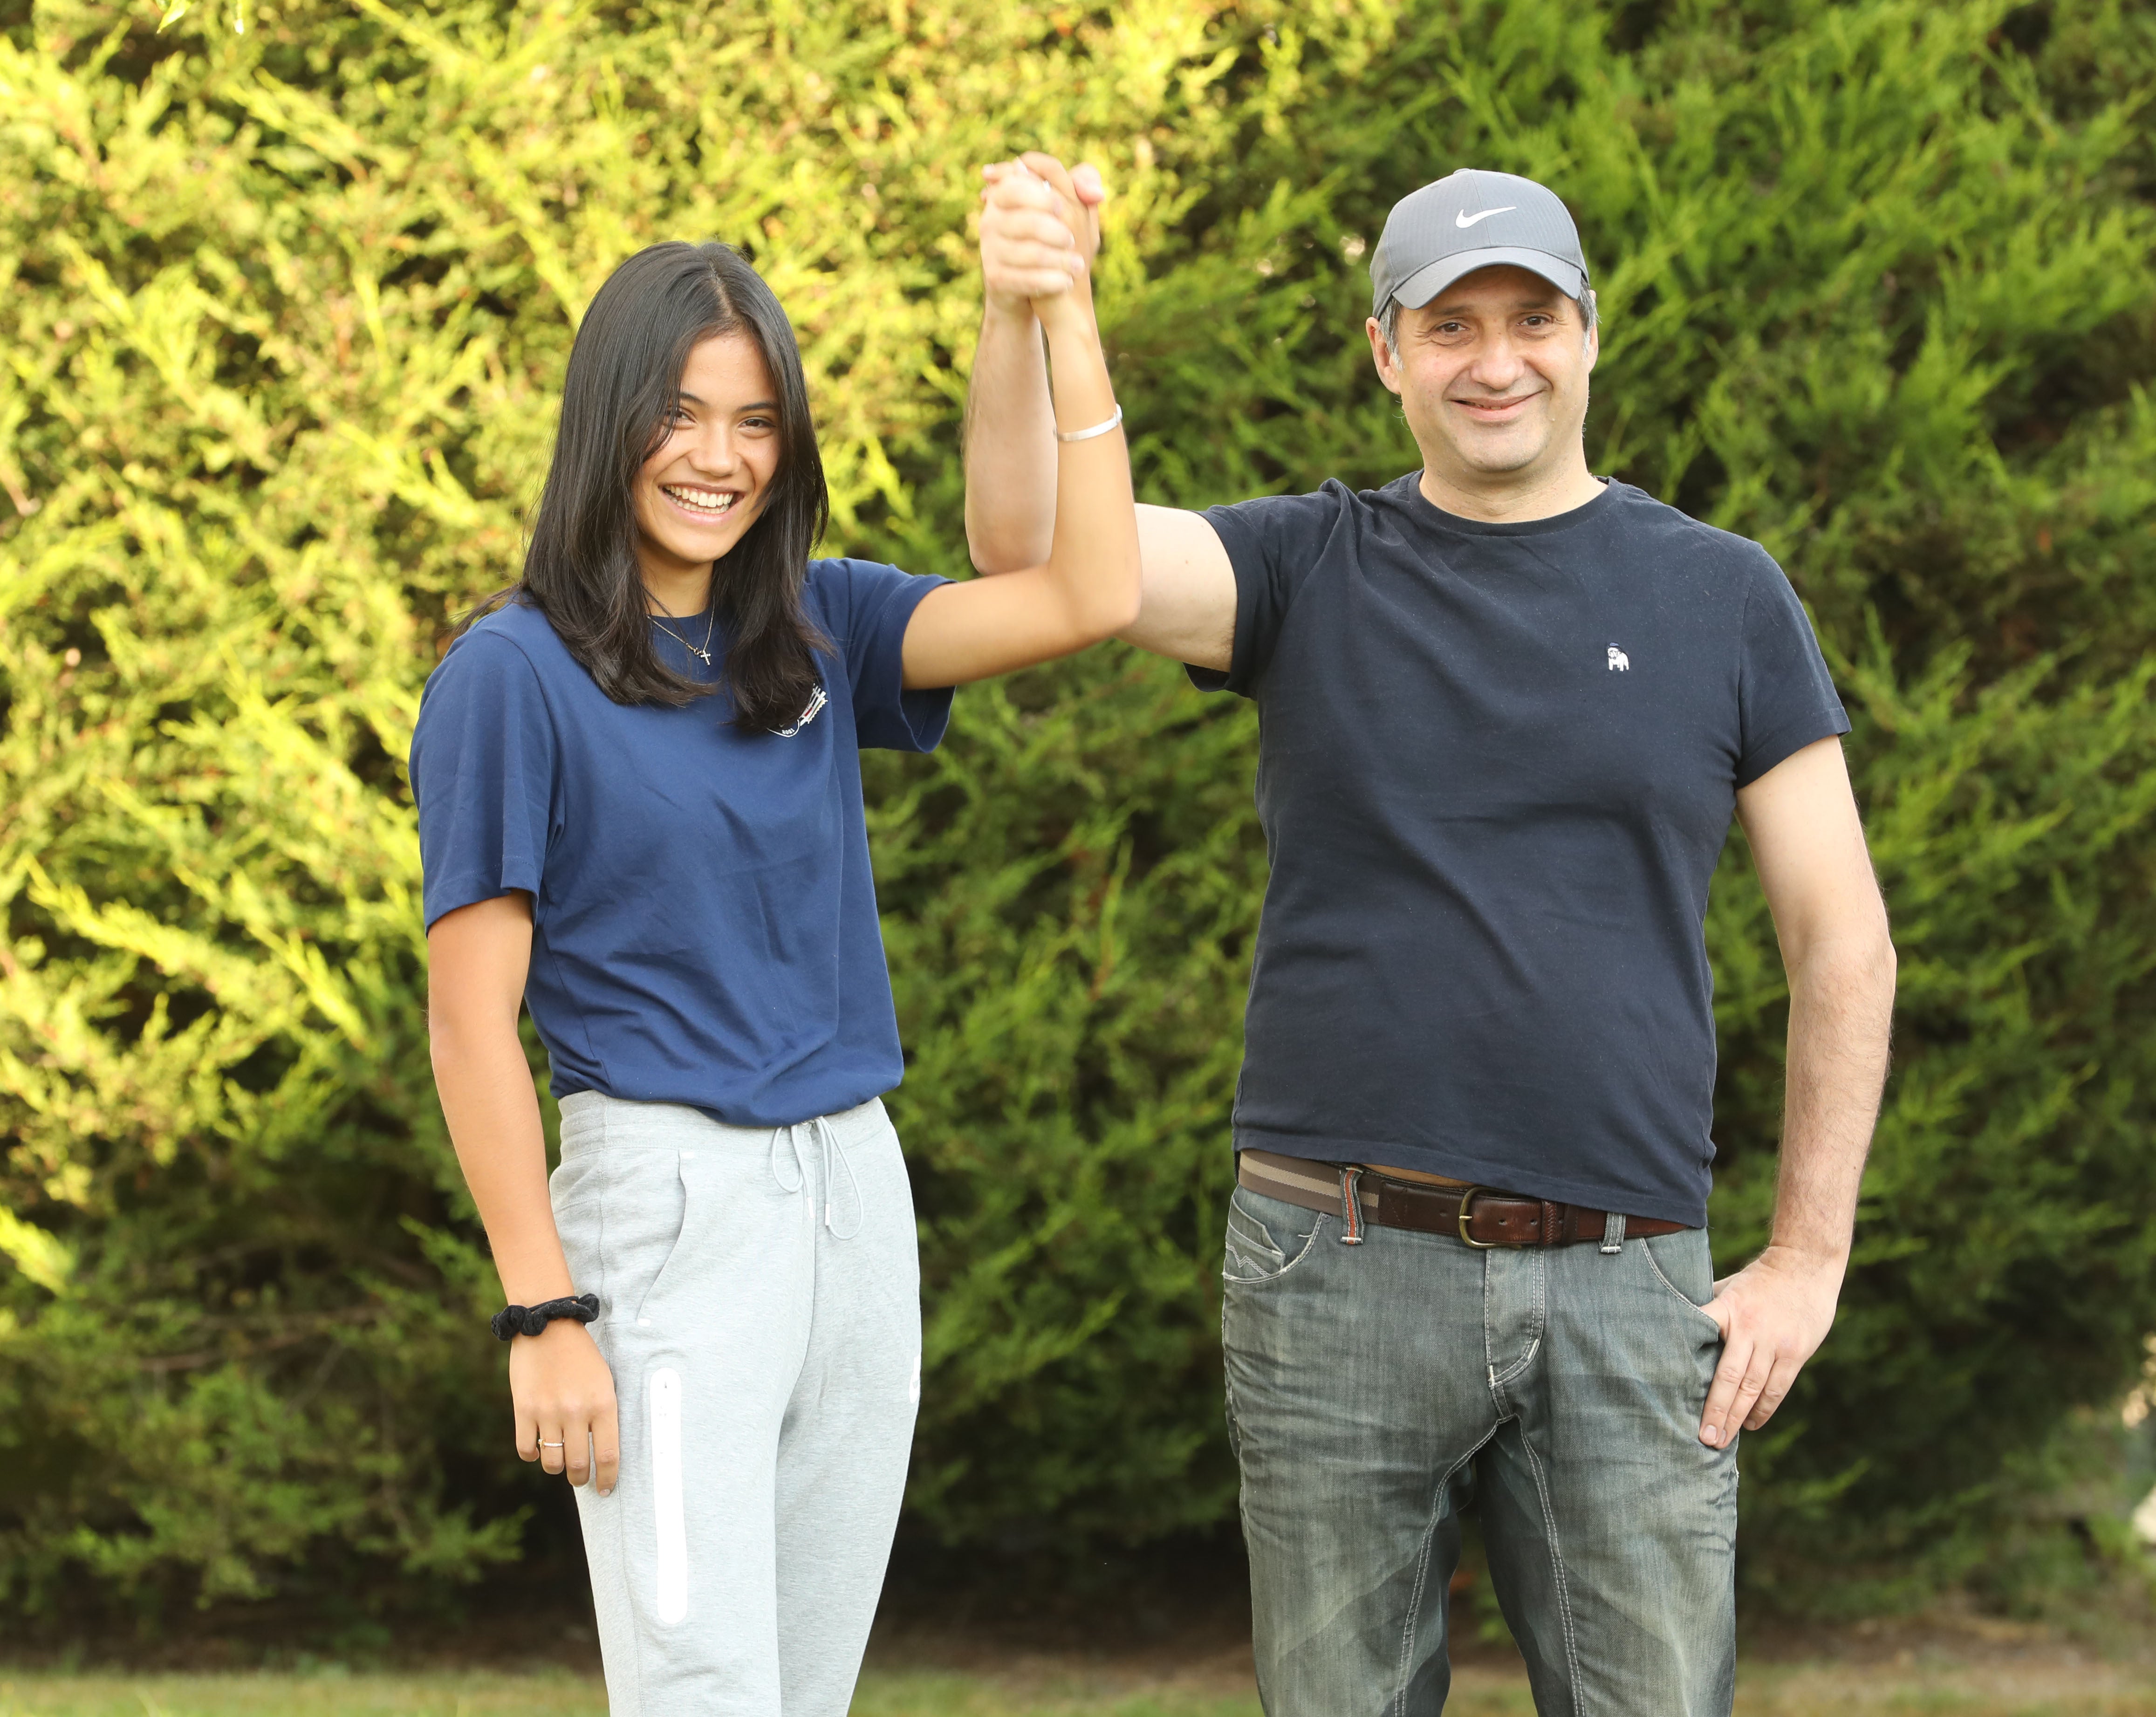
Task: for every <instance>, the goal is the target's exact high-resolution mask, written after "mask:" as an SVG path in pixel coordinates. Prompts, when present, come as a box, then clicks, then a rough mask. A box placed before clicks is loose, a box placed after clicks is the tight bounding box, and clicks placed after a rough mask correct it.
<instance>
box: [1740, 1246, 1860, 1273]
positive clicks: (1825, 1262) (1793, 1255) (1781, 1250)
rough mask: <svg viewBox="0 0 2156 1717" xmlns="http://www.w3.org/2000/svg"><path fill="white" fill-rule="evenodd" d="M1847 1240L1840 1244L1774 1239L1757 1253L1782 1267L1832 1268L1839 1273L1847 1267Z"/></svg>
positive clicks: (1763, 1259) (1764, 1259) (1763, 1258)
mask: <svg viewBox="0 0 2156 1717" xmlns="http://www.w3.org/2000/svg"><path fill="white" fill-rule="evenodd" d="M1849 1244H1850V1243H1849V1242H1847V1241H1843V1242H1842V1243H1840V1245H1838V1246H1837V1245H1835V1244H1832V1243H1822V1242H1816V1241H1809V1240H1781V1239H1774V1240H1769V1241H1768V1243H1767V1249H1766V1250H1765V1251H1764V1252H1763V1253H1760V1254H1759V1256H1760V1258H1761V1260H1762V1261H1763V1262H1764V1261H1768V1260H1771V1261H1772V1262H1773V1263H1775V1264H1777V1265H1779V1266H1781V1267H1783V1268H1784V1269H1811V1270H1832V1271H1833V1272H1834V1273H1835V1274H1837V1275H1840V1274H1844V1273H1845V1272H1846V1271H1847V1270H1848V1269H1849Z"/></svg>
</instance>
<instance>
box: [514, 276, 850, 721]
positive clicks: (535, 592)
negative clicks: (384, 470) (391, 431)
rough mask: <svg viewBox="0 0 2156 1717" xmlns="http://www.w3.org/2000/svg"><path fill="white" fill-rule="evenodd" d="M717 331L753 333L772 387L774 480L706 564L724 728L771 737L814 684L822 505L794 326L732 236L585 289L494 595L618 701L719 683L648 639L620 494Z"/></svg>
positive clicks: (694, 692)
mask: <svg viewBox="0 0 2156 1717" xmlns="http://www.w3.org/2000/svg"><path fill="white" fill-rule="evenodd" d="M718 334H744V335H747V336H748V338H749V339H750V340H752V341H754V342H755V343H756V346H757V350H758V351H760V352H762V354H763V361H764V365H765V367H766V368H767V369H768V370H769V371H770V372H771V379H772V382H773V386H774V387H777V388H778V474H777V475H776V476H775V477H774V478H773V482H772V485H771V489H770V491H769V494H768V495H767V499H766V500H765V502H764V506H763V511H762V514H761V515H758V517H757V520H756V522H755V523H754V524H752V525H750V526H749V528H748V530H747V531H746V532H745V533H743V535H742V540H741V541H739V542H737V543H736V544H735V545H734V546H733V547H732V548H731V550H730V551H728V552H727V553H726V556H725V557H724V558H723V559H721V561H719V562H718V563H717V565H716V566H714V567H713V568H712V569H711V601H712V602H713V604H714V605H715V607H716V618H717V619H718V621H719V623H720V624H721V626H723V627H724V628H726V639H727V643H726V674H725V679H724V685H725V689H726V690H728V691H730V692H731V693H732V694H733V700H734V712H735V713H734V725H736V726H737V727H742V728H744V729H747V730H751V731H752V732H770V731H772V730H775V729H778V728H783V727H790V726H792V725H793V724H794V723H795V722H796V721H798V720H799V719H800V716H801V712H802V710H803V709H804V708H806V707H807V705H808V701H809V700H810V698H811V697H812V696H813V695H814V693H815V690H816V684H817V673H816V663H815V658H814V651H815V650H816V649H817V648H819V647H820V646H822V644H823V642H824V640H823V639H822V638H819V637H818V636H817V633H816V631H815V628H814V627H813V626H811V625H810V624H809V622H808V616H807V615H806V613H804V612H803V609H802V602H801V597H802V591H803V587H805V585H806V584H807V582H808V555H809V551H810V550H812V549H813V548H814V546H815V545H816V540H817V539H818V538H819V537H820V536H822V535H823V534H824V526H825V525H827V524H828V523H829V520H830V514H831V502H830V495H829V490H828V489H826V488H825V487H824V459H823V455H822V454H819V452H818V451H817V449H816V430H815V426H814V424H813V423H811V422H810V421H809V418H808V383H807V382H806V381H805V380H804V379H803V376H802V373H801V349H800V347H799V346H797V345H796V344H795V343H794V339H793V324H792V323H790V322H788V320H786V312H785V311H784V310H781V309H780V308H779V307H778V299H776V298H775V297H773V295H772V291H771V289H770V288H769V287H768V286H767V285H765V284H764V283H763V279H762V276H761V275H759V274H757V271H756V270H755V269H752V268H751V267H750V266H749V265H748V264H747V262H746V261H745V260H744V259H742V256H741V254H739V253H738V252H737V251H736V250H735V249H733V248H732V247H731V246H730V245H726V244H719V243H709V244H687V243H680V242H679V241H675V242H673V243H665V244H654V245H652V246H651V247H650V248H649V249H645V250H639V251H638V252H637V254H635V255H634V256H632V257H631V258H629V260H628V261H627V262H625V263H624V264H622V265H621V266H620V267H619V268H618V269H615V270H614V271H613V274H612V275H611V276H609V277H608V280H607V283H606V284H605V285H603V286H602V287H600V288H599V290H598V296H597V297H596V298H594V299H593V300H592V305H591V308H590V309H589V310H587V311H586V312H585V313H584V320H583V326H582V327H580V328H579V329H578V330H577V340H576V344H575V346H573V347H572V349H571V351H570V353H569V372H568V376H567V379H566V380H565V381H564V382H562V425H561V428H560V430H559V432H558V433H557V435H556V437H555V441H554V460H553V464H552V466H551V467H549V469H548V470H547V487H546V490H545V492H544V493H543V494H542V496H541V497H540V501H539V511H538V515H537V517H536V519H535V520H533V522H532V527H531V546H530V547H529V548H527V549H526V551H525V555H524V576H523V577H522V578H521V579H520V580H518V581H517V582H516V585H515V586H513V587H511V589H510V590H508V591H506V592H503V596H504V597H505V598H506V599H508V600H513V601H519V602H529V603H531V605H532V606H533V607H536V608H538V609H539V610H540V611H541V612H543V613H544V614H545V615H546V617H547V620H548V621H549V622H550V623H552V626H553V628H554V630H555V632H556V633H558V634H559V635H560V637H561V639H562V643H565V644H567V646H568V648H569V653H570V654H571V655H572V656H574V657H575V658H576V659H577V660H578V661H579V662H581V663H583V665H584V667H585V668H586V669H587V670H588V671H589V673H590V674H591V676H592V678H593V679H595V680H597V681H598V685H599V689H600V690H601V691H603V692H604V693H605V694H607V695H608V697H610V698H612V699H613V700H614V701H615V702H616V703H618V704H670V705H676V706H679V705H685V704H689V703H691V702H693V701H694V700H696V699H697V698H700V697H704V696H707V695H709V694H711V693H712V692H714V691H716V690H717V689H719V687H718V686H716V685H711V684H701V683H700V682H698V681H696V680H693V679H689V678H688V677H687V676H685V675H684V674H677V673H675V671H674V670H673V669H671V668H670V667H668V666H667V665H666V664H665V663H664V662H663V661H661V660H660V658H659V653H658V652H657V651H656V650H655V649H654V648H653V647H652V639H651V632H652V628H651V622H650V610H649V607H647V606H646V605H645V600H644V580H643V578H642V577H641V575H640V574H639V571H638V567H637V559H636V518H635V514H634V509H633V507H632V505H631V500H630V492H631V489H632V486H633V485H634V483H635V481H636V477H637V474H638V472H639V471H640V470H641V469H643V466H644V461H645V460H646V459H649V457H650V456H651V455H652V454H653V453H654V451H656V450H657V448H658V447H659V445H660V442H661V441H662V440H663V439H664V438H665V435H666V433H667V432H668V427H669V425H670V423H671V422H672V414H673V411H674V407H675V401H676V397H677V396H678V395H679V394H680V388H681V372H682V371H683V369H684V368H685V366H687V364H688V361H689V353H690V351H691V350H692V349H693V348H694V347H695V346H696V344H697V343H698V342H699V341H704V340H707V339H710V338H711V336H714V335H718Z"/></svg>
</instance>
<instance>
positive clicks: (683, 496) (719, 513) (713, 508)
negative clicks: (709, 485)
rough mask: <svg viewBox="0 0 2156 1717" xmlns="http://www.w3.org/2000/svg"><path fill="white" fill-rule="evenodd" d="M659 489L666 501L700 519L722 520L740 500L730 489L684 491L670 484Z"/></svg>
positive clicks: (661, 485) (662, 485)
mask: <svg viewBox="0 0 2156 1717" xmlns="http://www.w3.org/2000/svg"><path fill="white" fill-rule="evenodd" d="M659 487H660V493H661V494H663V495H665V497H666V499H667V500H670V501H673V502H674V503H675V504H676V505H679V506H680V507H682V508H684V509H685V510H687V511H689V512H691V513H694V514H696V515H697V517H698V518H700V519H711V520H716V519H723V518H725V517H726V515H727V514H728V513H730V512H731V511H732V510H733V506H734V503H735V502H736V501H737V500H740V499H741V497H740V496H739V495H736V494H735V493H734V492H733V490H731V489H685V488H682V487H680V486H679V485H677V484H671V483H662V484H660V485H659Z"/></svg>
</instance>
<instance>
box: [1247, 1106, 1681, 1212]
mask: <svg viewBox="0 0 2156 1717" xmlns="http://www.w3.org/2000/svg"><path fill="white" fill-rule="evenodd" d="M1235 1148H1236V1149H1237V1150H1238V1151H1275V1152H1277V1153H1278V1154H1279V1155H1281V1156H1301V1157H1307V1158H1311V1159H1312V1160H1314V1161H1320V1162H1366V1163H1367V1162H1382V1163H1385V1164H1387V1165H1389V1166H1392V1167H1394V1168H1404V1169H1419V1170H1420V1171H1422V1172H1424V1174H1431V1175H1449V1176H1451V1177H1452V1178H1453V1179H1455V1180H1459V1181H1473V1182H1474V1183H1475V1184H1476V1185H1477V1186H1486V1187H1491V1189H1492V1190H1494V1191H1497V1192H1518V1193H1523V1194H1525V1195H1526V1196H1527V1197H1530V1198H1549V1199H1554V1200H1556V1201H1558V1202H1561V1203H1564V1204H1581V1205H1585V1206H1586V1207H1589V1209H1591V1210H1614V1211H1621V1212H1624V1213H1625V1215H1626V1216H1635V1217H1654V1218H1655V1219H1656V1220H1657V1221H1661V1222H1681V1223H1682V1224H1684V1226H1685V1227H1686V1228H1705V1227H1706V1226H1707V1200H1706V1198H1705V1197H1704V1196H1701V1195H1695V1196H1692V1197H1686V1196H1684V1195H1682V1194H1679V1193H1674V1192H1642V1191H1640V1190H1639V1189H1637V1188H1633V1189H1630V1190H1628V1189H1626V1188H1625V1187H1614V1186H1609V1185H1598V1184H1595V1183H1593V1182H1589V1181H1574V1180H1572V1179H1569V1178H1568V1177H1566V1176H1562V1175H1544V1174H1538V1173H1537V1172H1535V1171H1533V1170H1532V1169H1522V1168H1521V1167H1520V1166H1517V1164H1512V1163H1504V1162H1499V1161H1494V1160H1491V1159H1486V1158H1481V1157H1476V1156H1471V1155H1470V1154H1468V1153H1467V1152H1466V1151H1455V1150H1453V1149H1451V1148H1450V1147H1449V1146H1447V1147H1432V1146H1427V1145H1399V1144H1389V1143H1385V1142H1383V1141H1378V1140H1369V1139H1345V1138H1324V1137H1319V1136H1317V1135H1312V1134H1309V1133H1276V1132H1270V1131H1268V1130H1265V1128H1262V1127H1250V1126H1244V1125H1240V1124H1239V1125H1237V1126H1236V1128H1235Z"/></svg>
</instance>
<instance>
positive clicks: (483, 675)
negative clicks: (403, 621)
mask: <svg viewBox="0 0 2156 1717" xmlns="http://www.w3.org/2000/svg"><path fill="white" fill-rule="evenodd" d="M944 582H947V581H945V580H943V579H941V578H930V577H908V576H907V575H906V574H905V573H903V572H901V571H898V570H897V569H896V567H891V566H876V565H873V564H871V563H870V562H867V561H814V562H812V563H811V565H810V566H809V569H808V590H807V597H806V601H805V603H804V607H805V608H806V611H807V614H808V619H809V621H810V623H812V624H813V625H814V627H815V628H816V629H817V630H818V631H819V632H820V633H822V634H823V636H824V638H825V639H826V640H828V641H829V643H830V644H831V646H832V648H831V649H830V650H829V651H819V653H818V656H817V667H818V669H819V672H820V673H821V674H822V676H823V682H824V695H825V697H826V698H827V700H828V701H827V702H826V703H825V704H824V705H823V706H822V707H820V708H819V709H817V710H815V713H814V715H812V716H810V717H809V718H808V720H804V721H803V722H802V723H801V725H799V726H798V728H797V729H796V730H794V731H793V733H792V734H791V735H788V736H782V735H778V734H748V733H743V732H742V731H741V730H739V729H737V728H736V727H734V726H733V725H731V721H732V718H733V713H734V712H733V705H732V702H731V700H730V699H729V698H728V697H727V696H726V694H725V693H724V692H720V693H718V694H715V695H713V696H711V697H708V698H704V699H701V700H698V701H697V702H696V703H693V704H690V705H687V706H686V707H685V708H681V709H668V708H664V707H660V706H655V705H623V704H616V703H614V702H613V701H611V700H609V699H608V697H607V695H606V694H605V693H603V692H602V691H601V690H600V689H599V688H598V683H597V682H596V681H594V680H593V678H592V677H591V675H590V674H588V672H586V671H585V669H584V668H583V665H582V664H580V663H578V662H577V659H576V658H575V657H573V656H572V655H571V654H570V653H569V652H568V649H567V647H566V646H565V645H564V644H563V643H562V640H561V639H560V638H559V637H557V635H556V633H555V632H554V628H552V626H551V625H550V624H548V623H547V618H546V616H545V615H544V614H542V613H541V612H539V610H537V609H536V608H533V607H523V606H520V605H517V604H515V603H511V605H509V606H508V607H503V608H500V609H499V610H497V611H496V612H494V613H492V614H490V615H488V616H487V617H486V618H485V619H483V620H481V621H480V622H479V623H477V624H476V625H475V626H474V627H473V628H471V629H470V631H469V632H467V633H465V635H464V636H463V637H462V638H459V639H458V640H457V642H456V643H455V644H454V647H452V648H451V649H450V651H449V654H448V655H447V656H445V657H444V659H443V660H442V663H441V665H440V666H439V667H438V668H436V669H434V674H433V675H432V677H431V678H429V680H428V681H427V689H426V693H425V695H424V697H423V699H422V700H421V704H420V710H419V720H418V728H417V730H415V732H414V733H413V738H412V788H413V795H414V797H416V798H417V799H418V805H419V852H420V858H421V863H422V868H423V874H424V878H425V892H426V916H427V923H428V925H429V927H432V925H433V924H434V920H436V919H438V918H439V917H441V915H443V914H444V913H445V912H453V911H454V910H456V909H457V908H459V906H469V905H472V904H473V903H475V901H480V900H492V899H494V898H495V896H497V895H500V894H506V893H507V892H509V891H510V890H511V889H524V890H526V891H527V892H528V893H530V894H531V897H532V908H531V920H532V922H531V975H530V976H529V978H528V979H527V980H526V987H525V992H524V996H525V1002H526V1006H527V1007H529V1008H530V1009H531V1019H532V1023H533V1024H534V1025H535V1026H536V1027H537V1028H538V1032H539V1037H540V1039H541V1041H542V1043H545V1044H546V1046H547V1055H548V1057H549V1058H550V1059H551V1061H552V1069H553V1091H554V1094H555V1095H556V1096H557V1097H559V1096H565V1095H567V1094H568V1093H570V1092H572V1091H601V1092H604V1093H605V1094H607V1095H608V1096H612V1097H624V1098H629V1099H634V1100H637V1101H639V1102H648V1103H680V1104H685V1105H689V1106H690V1107H692V1108H696V1109H701V1110H704V1111H705V1112H706V1113H707V1114H709V1115H713V1116H715V1117H716V1118H717V1119H718V1120H723V1121H729V1122H731V1123H733V1124H734V1125H739V1126H758V1127H768V1126H785V1125H791V1124H793V1122H796V1121H803V1120H810V1119H812V1118H814V1116H817V1115H829V1114H832V1113H834V1112H836V1111H838V1110H845V1109H850V1108H852V1107H854V1106H855V1105H856V1104H860V1103H865V1102H866V1101H867V1100H868V1099H870V1098H871V1097H875V1096H877V1095H880V1094H881V1093H883V1092H885V1091H887V1090H889V1089H891V1087H893V1086H894V1085H896V1084H898V1082H899V1075H900V1074H901V1070H902V1069H901V1060H900V1055H899V1045H898V1024H897V1021H896V1017H895V1015H894V1012H893V1010H892V1007H891V976H890V973H889V971H887V970H886V969H885V965H884V955H883V939H882V935H881V932H880V929H879V927H878V925H877V920H876V904H875V885H874V882H873V880H872V879H871V878H870V874H869V847H868V832H867V828H866V827H865V822H864V818H863V816H862V810H861V771H860V748H861V747H862V746H884V747H887V748H891V749H894V750H898V751H928V750H930V749H932V747H933V746H935V745H936V743H937V741H938V740H939V739H941V738H942V734H943V728H944V725H945V723H946V722H947V720H949V717H950V710H951V694H950V693H949V692H948V691H906V690H904V689H902V687H901V674H902V669H901V659H900V657H901V648H902V646H903V643H904V641H905V637H906V623H907V622H908V621H909V620H910V619H911V618H912V616H913V611H914V608H915V607H916V606H917V605H918V604H919V602H920V601H921V597H924V596H926V595H927V593H928V592H930V591H932V590H933V589H934V588H936V587H937V585H939V584H942V583H944ZM668 624H669V625H670V626H671V627H672V628H674V632H675V633H681V634H685V635H686V636H687V637H688V638H693V639H695V640H696V641H697V642H698V643H700V644H701V643H702V641H703V638H704V628H705V625H706V618H705V617H704V616H702V615H698V616H696V618H694V619H691V620H688V621H673V622H669V623H668ZM653 642H654V644H655V645H656V646H657V647H658V648H659V651H660V655H661V657H662V659H665V661H666V662H667V663H668V664H670V666H672V667H673V668H674V669H676V670H677V671H678V672H680V673H682V674H691V675H692V676H696V677H704V678H711V677H715V674H716V670H715V669H706V668H705V667H704V665H703V664H701V662H697V661H694V660H692V659H690V656H689V654H688V652H687V651H686V650H685V648H683V647H682V645H681V644H680V642H678V641H677V640H676V638H675V637H674V636H672V635H670V634H668V633H663V632H660V630H659V629H658V628H654V634H653ZM724 643H725V634H724V633H723V631H721V633H720V634H719V635H718V637H717V638H716V639H715V640H714V643H713V645H712V649H711V653H712V655H713V657H714V658H715V659H716V661H717V663H718V664H721V665H722V664H723V663H724V661H725V657H724V655H723V653H721V646H722V645H723V644H724Z"/></svg>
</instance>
